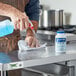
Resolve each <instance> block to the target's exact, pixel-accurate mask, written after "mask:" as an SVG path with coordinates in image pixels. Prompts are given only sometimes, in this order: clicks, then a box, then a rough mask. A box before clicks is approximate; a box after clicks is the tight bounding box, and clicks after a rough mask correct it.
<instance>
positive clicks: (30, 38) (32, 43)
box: [25, 36, 39, 48]
mask: <svg viewBox="0 0 76 76" xmlns="http://www.w3.org/2000/svg"><path fill="white" fill-rule="evenodd" d="M25 41H26V42H27V44H28V45H29V46H30V47H31V48H33V47H39V43H38V40H37V39H36V37H35V36H27V37H26V38H25Z"/></svg>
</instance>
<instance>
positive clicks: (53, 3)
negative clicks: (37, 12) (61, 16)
mask: <svg viewBox="0 0 76 76" xmlns="http://www.w3.org/2000/svg"><path fill="white" fill-rule="evenodd" d="M40 4H43V5H49V6H50V9H56V10H57V9H63V10H64V12H69V13H71V20H70V24H72V25H76V0H40Z"/></svg>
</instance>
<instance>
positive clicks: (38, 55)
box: [0, 43, 76, 70]
mask: <svg viewBox="0 0 76 76" xmlns="http://www.w3.org/2000/svg"><path fill="white" fill-rule="evenodd" d="M8 55H9V56H10V58H11V59H12V62H10V63H7V64H2V65H3V70H13V69H20V68H25V67H31V66H37V65H44V64H49V63H57V62H62V61H69V60H70V61H71V60H76V43H72V44H68V45H67V49H66V52H65V53H62V54H59V53H56V52H55V49H54V46H48V47H47V48H46V50H44V49H39V50H32V51H27V52H26V55H25V59H24V60H19V59H18V51H13V52H10V53H9V54H8ZM0 67H1V66H0Z"/></svg>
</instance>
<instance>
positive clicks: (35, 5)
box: [25, 0, 40, 21]
mask: <svg viewBox="0 0 76 76" xmlns="http://www.w3.org/2000/svg"><path fill="white" fill-rule="evenodd" d="M39 8H40V6H39V0H29V3H28V4H27V6H26V7H25V12H26V14H27V15H28V17H29V19H30V20H35V21H39Z"/></svg>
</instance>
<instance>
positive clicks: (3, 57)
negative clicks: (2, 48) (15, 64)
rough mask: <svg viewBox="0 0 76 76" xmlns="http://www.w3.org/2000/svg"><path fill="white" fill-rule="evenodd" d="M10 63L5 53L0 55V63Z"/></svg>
mask: <svg viewBox="0 0 76 76" xmlns="http://www.w3.org/2000/svg"><path fill="white" fill-rule="evenodd" d="M9 62H11V59H10V57H9V56H8V55H7V54H5V53H2V52H1V53H0V63H9Z"/></svg>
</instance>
